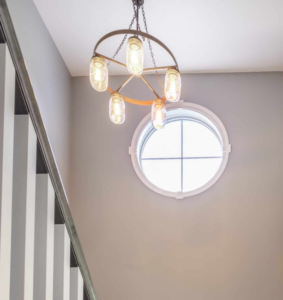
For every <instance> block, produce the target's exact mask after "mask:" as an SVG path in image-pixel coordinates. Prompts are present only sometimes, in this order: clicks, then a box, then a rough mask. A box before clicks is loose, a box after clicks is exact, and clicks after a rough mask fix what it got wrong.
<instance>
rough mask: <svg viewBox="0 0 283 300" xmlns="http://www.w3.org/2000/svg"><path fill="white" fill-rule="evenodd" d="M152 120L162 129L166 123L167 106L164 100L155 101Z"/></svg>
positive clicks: (157, 127)
mask: <svg viewBox="0 0 283 300" xmlns="http://www.w3.org/2000/svg"><path fill="white" fill-rule="evenodd" d="M151 121H152V125H153V126H154V127H155V128H156V129H161V128H162V127H164V125H165V124H166V106H165V103H164V101H163V100H161V99H157V100H154V101H153V104H152V108H151Z"/></svg>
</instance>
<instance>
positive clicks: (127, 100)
mask: <svg viewBox="0 0 283 300" xmlns="http://www.w3.org/2000/svg"><path fill="white" fill-rule="evenodd" d="M107 90H108V92H109V93H110V94H113V93H114V92H115V91H113V90H112V89H111V88H110V87H108V88H107ZM121 96H122V98H123V100H124V101H126V102H128V103H131V104H135V105H143V106H149V105H152V104H153V102H154V101H155V100H162V101H165V100H166V99H165V97H164V98H161V99H160V98H156V99H154V100H149V101H148V100H136V99H132V98H128V97H126V96H123V95H121Z"/></svg>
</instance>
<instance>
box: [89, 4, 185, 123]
mask: <svg viewBox="0 0 283 300" xmlns="http://www.w3.org/2000/svg"><path fill="white" fill-rule="evenodd" d="M132 3H133V9H134V16H133V19H132V21H131V23H130V26H129V29H122V30H116V31H112V32H110V33H108V34H106V35H105V36H103V37H102V38H101V39H100V40H99V41H98V42H97V44H96V45H95V47H94V51H93V57H92V59H91V63H90V72H89V76H90V83H91V85H92V87H93V88H94V89H95V90H96V91H98V92H104V91H106V90H108V91H109V92H110V94H111V97H110V101H109V117H110V120H111V121H112V122H113V123H115V124H122V123H124V121H125V102H129V103H132V104H136V105H151V106H152V108H151V120H152V124H153V126H154V127H155V128H156V129H160V128H162V127H164V125H165V123H166V105H165V101H166V100H168V101H169V102H177V101H179V99H180V95H181V75H180V72H179V68H178V63H177V61H176V59H175V57H174V55H173V54H172V52H171V51H170V50H169V49H168V48H167V47H166V46H165V45H164V44H163V43H162V42H161V41H159V40H158V39H157V38H155V37H154V36H152V35H150V34H149V33H148V29H147V24H146V18H145V11H144V0H132ZM140 9H141V11H142V15H143V21H144V28H145V31H146V32H143V31H141V28H140V23H139V11H140ZM135 21H136V30H133V29H132V26H133V24H134V22H135ZM116 35H124V37H123V40H122V42H121V44H120V45H119V47H118V49H117V51H116V52H115V54H114V55H113V57H112V58H110V57H107V56H105V55H102V54H100V53H98V52H97V48H98V46H99V45H100V44H101V43H102V42H104V41H105V40H106V39H109V38H111V37H113V36H116ZM128 36H130V37H129V38H128V40H127V37H128ZM126 40H127V50H126V64H124V63H121V62H119V61H117V60H115V57H116V56H117V54H118V53H119V51H120V50H121V48H122V46H123V45H124V43H125V41H126ZM145 40H147V42H148V46H149V51H150V55H151V58H152V63H153V68H144V45H143V43H144V42H145ZM151 42H155V43H157V44H158V45H160V46H161V47H162V48H163V49H165V50H166V51H167V53H168V54H169V55H170V56H171V58H172V59H173V61H174V63H175V64H174V65H172V66H164V67H157V66H156V63H155V58H154V54H153V50H152V45H151ZM112 62H113V63H116V64H118V65H120V66H122V67H124V68H126V69H127V70H128V72H129V73H130V77H129V78H127V80H126V81H125V82H124V83H123V84H122V85H121V86H120V87H119V88H118V89H117V90H116V91H114V90H112V89H111V88H110V87H109V86H108V67H109V66H110V64H111V63H112ZM159 70H166V75H165V84H164V88H163V84H162V82H161V80H160V77H159V74H158V71H159ZM152 71H155V73H156V77H157V80H158V82H159V85H160V88H161V90H162V97H160V96H159V95H158V94H157V92H156V91H155V90H154V89H153V88H152V86H151V85H150V84H149V83H148V82H147V80H146V79H145V78H144V76H143V74H144V73H146V72H152ZM133 77H138V78H140V79H142V80H143V81H144V82H145V84H146V85H147V86H148V88H149V89H150V90H151V91H152V92H153V94H154V95H155V97H156V99H154V100H152V101H150V100H149V101H146V100H136V99H131V98H128V97H126V96H123V95H122V94H121V90H122V89H123V87H124V86H125V85H126V84H127V83H128V82H129V81H130V80H131V79H132V78H133Z"/></svg>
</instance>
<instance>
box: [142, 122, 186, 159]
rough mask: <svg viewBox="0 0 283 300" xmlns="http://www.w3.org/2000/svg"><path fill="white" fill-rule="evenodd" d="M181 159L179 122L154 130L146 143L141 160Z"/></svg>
mask: <svg viewBox="0 0 283 300" xmlns="http://www.w3.org/2000/svg"><path fill="white" fill-rule="evenodd" d="M170 157H181V121H176V122H171V123H168V124H166V125H165V127H164V128H163V129H160V130H156V131H155V132H154V133H153V134H152V135H151V136H150V138H149V139H148V141H147V142H146V145H145V147H144V150H143V153H142V158H170Z"/></svg>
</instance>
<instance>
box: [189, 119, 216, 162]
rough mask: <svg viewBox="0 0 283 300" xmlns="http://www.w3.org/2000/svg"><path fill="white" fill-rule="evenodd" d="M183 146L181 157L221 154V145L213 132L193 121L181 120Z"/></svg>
mask: <svg viewBox="0 0 283 300" xmlns="http://www.w3.org/2000/svg"><path fill="white" fill-rule="evenodd" d="M183 147H184V149H183V157H210V156H222V147H221V145H220V143H219V140H218V139H217V137H216V136H215V135H214V134H213V132H212V131H211V130H210V129H208V128H207V127H205V126H204V125H202V124H200V123H197V122H193V121H183Z"/></svg>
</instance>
